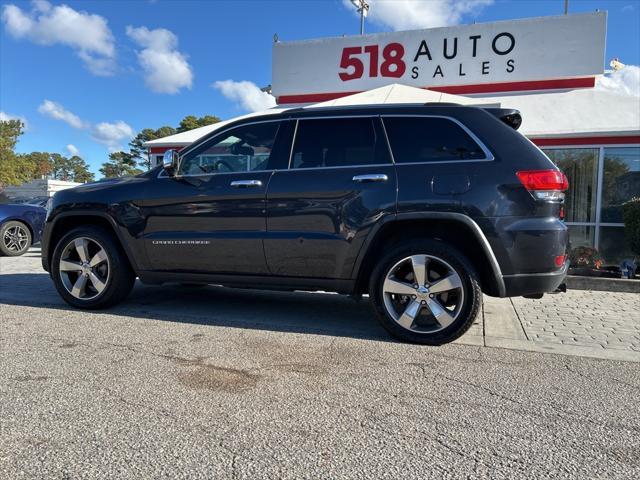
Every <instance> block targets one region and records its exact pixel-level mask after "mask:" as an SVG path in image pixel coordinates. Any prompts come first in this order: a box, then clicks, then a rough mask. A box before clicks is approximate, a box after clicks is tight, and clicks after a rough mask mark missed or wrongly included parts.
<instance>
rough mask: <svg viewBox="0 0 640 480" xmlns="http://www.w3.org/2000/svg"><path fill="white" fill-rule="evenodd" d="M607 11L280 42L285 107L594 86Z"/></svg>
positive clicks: (279, 84)
mask: <svg viewBox="0 0 640 480" xmlns="http://www.w3.org/2000/svg"><path fill="white" fill-rule="evenodd" d="M606 22H607V16H606V12H595V13H587V14H579V15H563V16H558V17H540V18H531V19H526V20H514V21H503V22H495V23H482V24H474V25H460V26H455V27H444V28H433V29H427V30H412V31H406V32H393V33H378V34H373V35H363V36H350V37H340V38H325V39H318V40H308V41H299V42H276V43H274V46H273V80H272V89H273V94H274V95H275V96H276V97H278V100H279V103H301V102H311V101H322V100H328V99H331V98H337V97H340V96H344V95H345V94H348V93H353V92H361V91H364V90H369V89H371V88H376V87H380V86H383V85H388V84H390V83H402V84H405V85H411V86H415V87H421V88H430V89H433V90H438V91H443V92H448V93H460V94H463V93H485V92H504V91H517V90H538V89H549V88H574V87H587V86H593V84H594V78H595V75H598V74H602V73H603V66H604V48H605V37H606Z"/></svg>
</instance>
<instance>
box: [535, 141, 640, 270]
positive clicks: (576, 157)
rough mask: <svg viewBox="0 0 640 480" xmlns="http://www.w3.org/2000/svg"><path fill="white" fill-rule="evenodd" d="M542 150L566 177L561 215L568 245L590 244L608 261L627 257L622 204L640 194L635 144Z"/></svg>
mask: <svg viewBox="0 0 640 480" xmlns="http://www.w3.org/2000/svg"><path fill="white" fill-rule="evenodd" d="M545 153H546V154H547V156H548V157H549V158H550V159H551V160H552V161H553V162H554V163H555V164H556V165H557V166H558V167H559V168H560V169H561V170H562V171H564V173H565V174H566V175H567V177H568V179H569V185H570V187H569V190H568V191H567V197H566V207H565V210H566V216H565V218H566V221H567V226H568V227H569V235H570V239H571V246H572V247H573V248H575V247H578V246H582V245H585V246H593V247H595V248H596V249H598V251H599V252H600V254H601V255H602V257H603V259H604V261H605V264H609V265H617V264H619V263H620V261H621V260H623V259H625V258H632V257H633V256H634V255H633V253H632V252H631V251H630V250H629V247H628V246H627V243H626V241H625V237H624V223H623V219H622V206H623V204H624V203H625V202H626V201H628V200H630V199H631V198H633V197H640V146H632V147H596V148H550V149H547V150H545Z"/></svg>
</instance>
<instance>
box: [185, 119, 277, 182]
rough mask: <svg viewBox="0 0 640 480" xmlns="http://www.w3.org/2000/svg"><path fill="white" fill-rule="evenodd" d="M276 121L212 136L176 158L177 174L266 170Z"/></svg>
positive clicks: (273, 139)
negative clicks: (193, 149) (182, 156)
mask: <svg viewBox="0 0 640 480" xmlns="http://www.w3.org/2000/svg"><path fill="white" fill-rule="evenodd" d="M278 126H279V122H266V123H257V124H254V125H247V126H245V127H238V128H235V129H233V130H230V131H229V132H226V133H224V134H222V136H216V137H214V139H212V140H211V141H210V142H206V143H204V144H203V145H202V146H200V147H199V148H198V149H196V150H195V151H193V152H190V153H189V154H188V155H187V156H185V157H184V158H183V159H182V162H180V172H179V173H180V175H205V174H214V173H233V172H251V171H254V170H267V169H268V163H269V157H270V155H271V151H272V150H273V145H274V142H275V139H276V135H277V133H278Z"/></svg>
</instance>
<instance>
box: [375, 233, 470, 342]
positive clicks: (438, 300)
mask: <svg viewBox="0 0 640 480" xmlns="http://www.w3.org/2000/svg"><path fill="white" fill-rule="evenodd" d="M369 296H370V298H371V300H372V304H373V308H374V311H375V313H376V315H377V317H378V319H379V320H380V322H381V323H382V325H383V327H384V328H385V329H386V330H387V331H388V332H389V333H391V334H392V335H393V336H394V337H396V338H398V339H400V340H404V341H408V342H413V343H422V344H427V345H440V344H443V343H447V342H451V341H453V340H455V339H456V338H458V337H460V336H461V335H462V334H463V333H465V332H466V331H467V330H468V329H469V328H470V327H471V325H472V324H473V321H474V320H475V318H476V316H477V314H478V311H479V309H480V305H481V302H482V291H481V289H480V284H479V281H478V276H477V274H476V272H475V270H474V269H473V267H472V266H471V264H470V263H469V261H468V260H467V259H466V257H465V256H464V255H462V253H460V252H459V251H458V250H456V249H455V248H453V247H451V246H449V245H446V244H444V243H442V242H439V241H434V240H420V241H411V242H402V243H398V244H396V245H395V246H394V247H392V250H391V251H390V252H389V253H388V254H387V255H386V256H385V257H384V258H383V259H382V260H381V261H380V262H379V263H378V265H377V266H376V267H375V268H374V270H373V272H372V275H371V280H370V284H369Z"/></svg>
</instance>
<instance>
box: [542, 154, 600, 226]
mask: <svg viewBox="0 0 640 480" xmlns="http://www.w3.org/2000/svg"><path fill="white" fill-rule="evenodd" d="M545 153H546V154H547V155H548V156H549V158H550V159H551V160H552V161H553V163H555V164H556V165H557V166H558V168H560V170H562V171H563V172H564V174H565V175H566V176H567V178H568V179H569V190H568V191H567V193H566V197H565V209H566V217H565V219H566V221H567V223H573V222H581V223H585V222H586V223H593V224H595V221H596V192H597V190H598V157H599V154H600V153H599V149H597V148H567V149H557V150H548V151H546V152H545Z"/></svg>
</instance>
